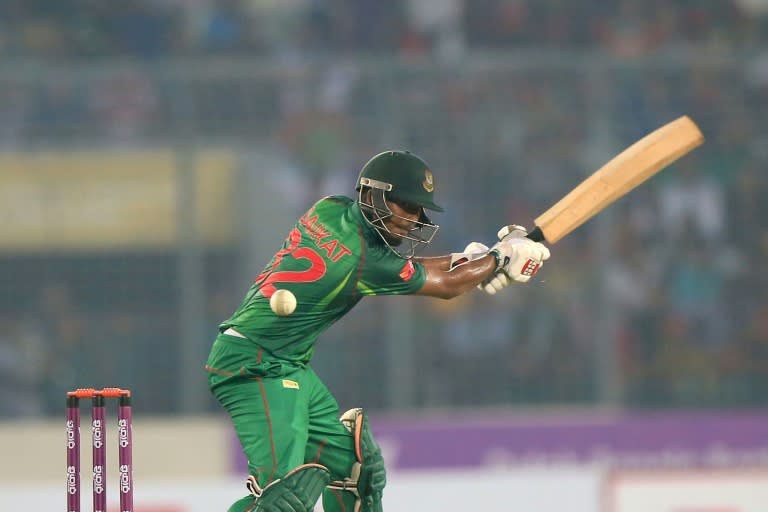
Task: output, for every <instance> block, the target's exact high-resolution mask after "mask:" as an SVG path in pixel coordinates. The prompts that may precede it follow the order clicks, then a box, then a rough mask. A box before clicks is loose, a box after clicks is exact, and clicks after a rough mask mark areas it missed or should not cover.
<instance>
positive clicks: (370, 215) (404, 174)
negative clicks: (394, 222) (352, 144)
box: [356, 151, 443, 258]
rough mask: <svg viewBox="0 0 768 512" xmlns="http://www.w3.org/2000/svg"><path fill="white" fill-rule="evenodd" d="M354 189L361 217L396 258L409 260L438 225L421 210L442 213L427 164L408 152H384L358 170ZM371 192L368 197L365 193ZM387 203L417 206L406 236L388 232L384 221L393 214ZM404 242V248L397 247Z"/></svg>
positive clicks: (429, 238) (427, 242)
mask: <svg viewBox="0 0 768 512" xmlns="http://www.w3.org/2000/svg"><path fill="white" fill-rule="evenodd" d="M356 190H357V191H358V202H359V203H360V207H361V210H362V211H363V216H364V217H365V219H366V221H368V223H369V224H371V225H372V226H373V227H374V228H375V229H376V230H377V232H378V233H379V235H380V236H381V237H382V239H383V240H384V242H385V243H386V244H387V246H389V248H390V249H392V250H393V251H394V252H395V253H396V254H397V255H399V256H401V257H403V258H411V257H413V255H414V254H415V252H416V250H417V248H420V247H423V246H425V245H427V244H429V243H430V242H431V241H432V239H433V238H434V236H435V234H436V233H437V230H438V226H437V225H436V224H434V223H432V222H431V221H430V220H429V217H427V214H426V213H425V210H433V211H437V212H442V211H443V208H441V207H440V206H438V205H437V204H436V203H435V201H434V190H435V184H434V177H433V175H432V171H431V170H430V169H429V166H428V165H427V163H426V162H425V161H424V160H422V159H421V158H419V157H418V156H416V155H414V154H413V153H411V152H409V151H384V152H382V153H379V154H378V155H376V156H374V157H373V158H371V159H370V160H369V161H368V162H367V163H366V164H365V165H364V166H363V168H362V169H361V171H360V175H359V176H358V178H357V185H356ZM369 190H370V191H371V194H370V196H368V194H367V191H369ZM387 201H391V202H395V203H397V204H400V205H412V206H417V207H419V219H418V221H417V222H416V223H415V225H414V228H413V229H411V231H410V232H409V233H408V234H407V235H398V234H396V233H393V232H391V231H390V230H389V229H388V228H387V226H386V223H385V221H386V219H388V218H390V217H392V216H393V215H394V214H393V213H392V210H391V209H390V208H389V206H388V205H387ZM403 242H407V243H406V244H405V245H406V247H405V248H404V249H401V248H400V247H399V246H400V245H401V244H402V243H403Z"/></svg>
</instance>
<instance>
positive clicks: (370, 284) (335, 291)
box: [219, 196, 426, 363]
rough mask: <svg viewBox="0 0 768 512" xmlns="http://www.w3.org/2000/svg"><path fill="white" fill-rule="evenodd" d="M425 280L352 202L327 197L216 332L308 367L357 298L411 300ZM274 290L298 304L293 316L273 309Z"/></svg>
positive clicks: (304, 218)
mask: <svg viewBox="0 0 768 512" xmlns="http://www.w3.org/2000/svg"><path fill="white" fill-rule="evenodd" d="M425 280H426V272H425V270H424V267H423V266H422V265H421V264H419V263H417V262H414V261H412V260H406V259H403V258H401V257H399V256H397V255H396V254H394V253H393V252H392V251H391V250H390V249H389V248H388V247H387V246H386V245H385V244H384V242H383V241H382V239H381V237H380V236H379V235H378V233H376V231H375V230H374V229H373V228H372V227H371V226H370V225H369V224H368V223H367V222H366V221H365V219H363V213H362V212H361V211H360V206H359V205H358V204H357V203H356V202H355V201H353V200H352V199H350V198H348V197H344V196H332V197H326V198H324V199H321V200H320V201H318V202H317V203H316V204H315V205H314V206H313V207H312V208H310V209H309V211H308V212H307V213H305V214H304V215H303V216H302V217H301V218H300V219H299V220H298V222H297V223H296V225H295V226H294V227H293V229H292V230H291V232H290V233H289V234H288V237H287V238H286V240H285V242H284V243H283V246H282V248H281V249H280V250H279V251H278V252H277V253H276V254H275V256H274V257H273V258H272V260H271V261H270V262H269V263H268V264H267V266H266V267H265V268H264V272H262V274H261V275H259V276H258V277H257V278H256V282H255V283H254V284H253V285H252V286H251V288H250V289H249V290H248V293H247V294H246V296H245V299H244V300H243V302H242V303H241V304H240V306H239V307H238V309H237V311H235V313H234V314H233V315H232V316H231V317H230V318H229V319H228V320H226V321H225V322H223V323H222V324H221V325H220V327H219V329H220V330H221V331H224V330H226V329H227V328H229V327H232V328H234V329H235V330H237V331H238V332H239V333H241V334H243V335H244V336H246V337H247V338H248V339H249V340H250V341H251V342H253V343H254V344H255V345H256V346H258V347H260V348H263V349H264V350H266V351H267V352H269V353H271V354H272V355H274V356H275V357H278V358H281V359H288V360H291V361H297V362H303V363H306V362H308V361H309V360H310V358H311V357H312V351H313V347H314V344H315V341H316V340H317V338H318V336H319V335H320V334H321V333H322V332H323V331H324V330H326V329H327V328H328V327H330V326H331V324H333V323H334V322H335V321H336V320H338V319H339V318H341V317H342V316H344V315H345V314H346V313H347V312H348V311H349V310H350V309H352V307H354V306H355V304H357V303H358V302H359V301H360V299H362V297H364V296H366V295H405V294H410V293H414V292H416V291H418V290H419V289H421V287H422V286H423V285H424V281H425ZM278 289H287V290H290V291H291V292H293V294H294V295H295V296H296V299H297V302H298V306H297V307H296V311H294V313H293V314H291V315H289V316H282V317H281V316H277V315H275V314H274V313H273V312H272V310H271V309H270V307H269V298H270V297H271V296H272V294H273V293H274V292H275V290H278Z"/></svg>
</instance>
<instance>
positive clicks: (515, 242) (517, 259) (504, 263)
mask: <svg viewBox="0 0 768 512" xmlns="http://www.w3.org/2000/svg"><path fill="white" fill-rule="evenodd" d="M527 234H528V232H527V231H526V230H525V228H521V227H520V226H516V225H511V226H504V227H503V228H501V229H500V230H499V237H500V238H501V240H500V241H499V242H497V243H496V244H495V245H494V246H493V247H491V252H494V251H495V252H496V253H497V254H498V260H499V262H498V266H497V268H496V272H495V273H494V277H493V278H492V279H491V280H493V279H498V281H499V283H497V284H498V285H500V286H501V287H502V288H503V287H504V286H506V285H508V284H509V283H504V279H503V278H502V277H497V276H498V274H499V273H500V272H503V274H505V276H506V277H508V278H509V279H512V280H513V281H516V282H518V283H526V282H528V280H530V279H531V277H533V276H534V275H536V273H537V272H538V271H539V269H541V267H542V266H543V265H544V262H545V261H546V260H548V259H549V256H550V252H549V249H548V248H547V247H546V246H545V245H544V244H542V243H539V242H534V241H533V240H530V239H528V238H526V237H525V236H526V235H527ZM489 284H490V282H489ZM494 288H496V286H494ZM486 291H487V290H486ZM496 291H498V289H497V290H496Z"/></svg>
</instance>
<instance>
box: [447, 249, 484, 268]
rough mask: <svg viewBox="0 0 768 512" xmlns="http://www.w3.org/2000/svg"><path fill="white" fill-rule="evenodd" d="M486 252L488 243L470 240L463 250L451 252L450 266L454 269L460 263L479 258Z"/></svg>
mask: <svg viewBox="0 0 768 512" xmlns="http://www.w3.org/2000/svg"><path fill="white" fill-rule="evenodd" d="M486 254H488V246H487V245H485V244H481V243H480V242H470V243H469V245H467V246H466V247H465V248H464V251H463V252H454V253H451V263H450V265H449V268H450V269H451V270H453V269H454V268H456V267H458V266H459V265H463V264H465V263H469V262H470V261H475V260H479V259H480V258H482V257H483V256H485V255H486Z"/></svg>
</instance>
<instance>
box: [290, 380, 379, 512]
mask: <svg viewBox="0 0 768 512" xmlns="http://www.w3.org/2000/svg"><path fill="white" fill-rule="evenodd" d="M352 411H354V413H353V412H352ZM352 411H348V413H349V414H347V413H345V423H342V421H341V420H340V413H339V406H338V404H337V402H336V400H335V399H334V398H333V396H332V395H331V393H330V392H329V391H328V389H327V388H326V387H325V385H324V384H322V382H320V381H319V379H318V380H317V386H316V389H315V390H314V392H313V394H312V396H311V397H310V417H309V441H308V443H307V452H306V459H305V460H306V461H307V462H316V463H319V464H322V465H323V466H325V467H327V468H328V469H329V471H330V472H331V483H330V485H329V487H328V489H326V491H325V492H324V493H323V510H324V511H325V512H356V511H362V512H374V511H380V510H381V494H382V491H383V488H384V485H385V484H386V473H385V469H384V460H383V458H382V457H381V451H380V450H379V449H378V445H376V444H375V442H374V441H373V438H372V436H371V435H370V430H369V429H368V427H367V425H366V424H365V420H364V414H363V413H362V411H361V410H359V409H353V410H352ZM361 438H363V439H361ZM361 461H363V462H364V463H363V464H361ZM358 501H359V503H357V502H358ZM358 507H361V508H358Z"/></svg>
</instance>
